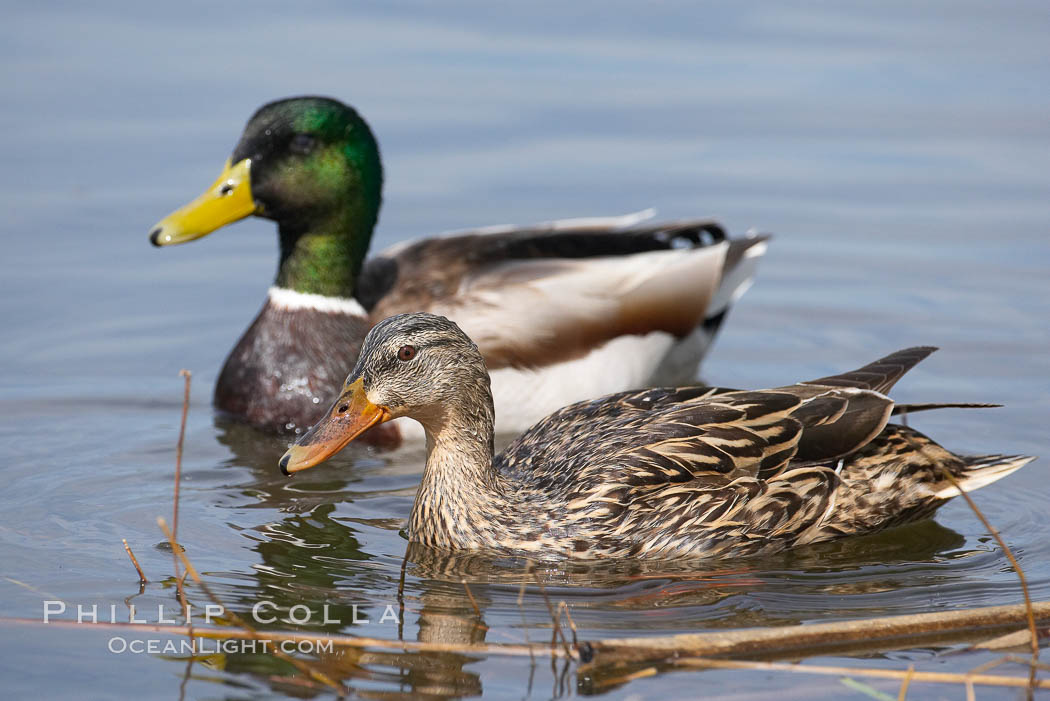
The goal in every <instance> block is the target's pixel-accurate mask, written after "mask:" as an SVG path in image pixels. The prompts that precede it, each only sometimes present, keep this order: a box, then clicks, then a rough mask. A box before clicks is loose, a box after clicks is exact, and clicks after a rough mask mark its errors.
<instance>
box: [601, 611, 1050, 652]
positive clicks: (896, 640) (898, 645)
mask: <svg viewBox="0 0 1050 701" xmlns="http://www.w3.org/2000/svg"><path fill="white" fill-rule="evenodd" d="M1032 610H1033V611H1034V613H1035V615H1036V617H1037V618H1038V619H1039V620H1050V601H1039V602H1035V603H1033V604H1032ZM1028 612H1029V609H1028V607H1027V606H1025V605H1024V604H1012V605H1008V606H984V607H980V608H971V609H963V610H960V611H943V612H937V613H918V614H907V615H902V616H882V617H878V618H866V619H859V620H852V621H834V622H830V623H810V624H806V625H794V626H779V627H772V628H757V629H742V630H727V631H720V632H715V633H684V634H679V635H671V636H665V637H660V638H619V639H616V638H606V639H603V640H597V641H593V642H592V643H591V645H592V647H593V651H594V660H595V662H596V663H597V662H601V661H602V660H601V658H603V657H608V659H609V661H610V662H614V661H621V660H631V659H633V660H635V661H638V662H641V661H644V660H649V659H659V658H661V657H668V656H671V655H674V654H683V655H697V656H701V655H705V656H712V655H719V656H723V655H726V656H733V657H744V656H747V657H750V656H754V655H778V654H779V655H794V656H798V655H801V654H805V653H806V651H810V650H821V649H827V648H830V647H835V646H840V647H841V646H848V645H857V644H861V645H863V646H865V647H866V648H867V649H875V648H878V649H905V648H906V647H907V646H912V647H914V646H915V645H916V644H920V643H921V642H924V640H923V636H926V637H927V638H928V637H929V636H935V635H936V636H942V637H943V636H951V635H959V634H964V633H966V632H968V631H973V630H975V629H985V628H1001V627H1003V626H1008V625H1012V624H1016V623H1019V622H1022V621H1024V620H1025V618H1026V616H1027V615H1028Z"/></svg>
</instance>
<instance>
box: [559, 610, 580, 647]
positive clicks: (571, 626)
mask: <svg viewBox="0 0 1050 701" xmlns="http://www.w3.org/2000/svg"><path fill="white" fill-rule="evenodd" d="M562 611H565V619H566V620H567V621H568V622H569V630H571V631H572V644H573V647H577V646H579V644H580V641H579V640H578V639H577V637H576V634H577V633H578V632H579V631H577V630H576V621H574V620H572V613H571V612H570V611H569V605H568V604H567V603H565V601H559V602H558V620H561V612H562Z"/></svg>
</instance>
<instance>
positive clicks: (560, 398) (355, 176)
mask: <svg viewBox="0 0 1050 701" xmlns="http://www.w3.org/2000/svg"><path fill="white" fill-rule="evenodd" d="M381 187H382V166H381V163H380V157H379V151H378V146H377V144H376V142H375V139H374V137H373V136H372V133H371V130H370V129H369V128H368V125H367V124H366V123H365V122H364V120H363V119H362V118H361V117H360V115H358V114H357V113H356V112H355V111H354V110H353V109H352V108H350V107H348V106H346V105H343V104H342V103H340V102H338V101H335V100H331V99H328V98H316V97H305V98H291V99H288V100H280V101H277V102H274V103H270V104H268V105H265V106H264V107H262V108H261V109H260V110H259V111H258V112H257V113H256V114H255V115H254V116H253V117H252V119H251V120H249V122H248V125H247V126H246V127H245V131H244V134H243V135H242V137H241V140H240V141H239V143H238V144H237V146H236V147H235V148H234V151H233V154H232V156H231V158H230V160H229V161H228V163H227V165H226V167H225V169H224V171H223V173H222V175H221V176H220V177H219V178H218V179H217V180H216V182H215V183H214V184H213V185H212V186H211V187H210V188H209V189H208V190H207V191H205V193H204V194H202V195H201V196H200V197H199V198H198V199H197V200H195V201H194V202H191V203H190V204H188V205H187V206H186V207H184V208H182V209H180V210H178V211H176V212H174V213H173V214H171V215H169V216H168V217H167V218H165V219H164V220H162V221H161V222H160V223H159V224H158V225H157V226H156V227H154V229H153V231H152V233H151V236H150V240H151V241H152V242H153V243H154V244H155V245H159V246H164V245H172V244H176V243H182V242H185V241H189V240H193V239H195V238H199V237H200V236H203V235H205V234H207V233H209V232H210V231H213V230H215V229H217V228H219V227H221V226H224V225H226V224H228V223H231V222H233V221H237V220H238V219H241V218H244V217H246V216H250V215H255V216H262V217H265V218H269V219H273V220H274V221H276V222H277V225H278V233H279V242H280V262H279V265H278V272H277V275H276V279H275V281H274V285H273V286H272V287H271V289H270V292H269V295H268V298H267V301H266V303H265V304H264V306H263V308H262V310H261V311H260V312H259V314H258V316H257V317H256V319H255V321H254V322H253V323H252V324H251V326H249V328H248V330H247V331H246V332H245V334H244V335H243V336H242V337H241V339H240V340H239V341H238V342H237V344H236V346H235V347H234V349H233V351H232V352H231V353H230V355H229V357H228V358H227V360H226V363H225V365H224V367H223V369H222V372H221V373H220V376H219V380H218V382H217V385H216V391H215V405H216V407H217V408H218V409H219V410H221V411H223V412H224V413H226V414H228V415H230V416H232V417H235V418H238V419H241V420H244V421H247V422H248V423H250V424H252V425H254V426H256V427H258V428H261V429H264V430H270V431H278V432H296V433H298V432H301V431H303V430H304V429H305V428H306V427H308V426H310V425H312V424H313V423H314V422H316V421H317V420H318V419H319V418H321V416H322V415H323V413H324V408H325V407H326V406H327V404H328V403H330V401H331V400H332V398H333V397H334V396H335V395H336V394H337V393H338V391H339V388H340V381H341V380H342V378H345V377H346V375H347V373H348V372H349V371H350V370H351V369H352V368H353V366H354V362H355V360H356V352H357V349H358V348H359V347H360V345H361V342H362V341H363V339H364V335H365V333H366V332H367V330H368V329H369V328H370V327H371V326H372V325H373V324H374V323H376V322H377V321H379V320H381V319H383V318H386V317H388V316H391V315H395V314H400V313H406V312H415V311H429V312H433V313H436V314H441V315H444V316H447V317H449V318H452V319H454V320H456V321H457V322H458V323H459V324H460V325H461V326H462V327H463V328H464V329H465V330H466V331H467V332H468V333H469V334H470V335H471V336H472V337H473V338H474V339H475V340H476V341H477V343H478V345H479V347H480V348H481V349H482V353H483V355H484V356H485V358H486V361H487V363H488V364H489V367H490V369H491V371H492V373H493V378H492V386H493V392H494V394H495V401H496V405H497V407H498V409H499V416H500V417H501V419H500V423H499V424H498V425H497V427H496V428H497V430H498V431H500V432H508V433H510V432H513V433H518V432H520V431H522V430H524V429H525V428H527V427H528V426H530V425H532V424H533V423H535V422H536V421H538V420H539V419H540V418H542V417H543V416H546V415H547V414H549V413H550V412H552V411H554V410H555V409H557V408H560V407H562V406H565V405H566V404H568V403H571V402H575V401H579V400H582V399H585V398H588V397H594V396H597V395H600V394H605V393H609V392H615V391H619V390H625V389H629V388H632V387H638V386H651V385H653V384H661V383H679V382H687V381H689V380H691V379H692V378H693V377H695V374H696V371H697V368H698V365H699V363H700V361H701V359H702V357H703V355H704V353H705V352H706V350H707V348H708V346H709V345H710V343H711V341H712V339H713V338H714V336H715V334H716V333H717V331H718V329H719V328H720V326H721V324H722V322H723V321H724V319H725V316H726V314H727V312H728V310H729V308H730V306H731V305H732V303H733V302H734V301H735V300H736V299H737V298H738V297H739V296H740V295H741V294H742V293H743V292H744V291H745V290H746V289H747V288H748V287H749V286H750V284H751V280H752V276H753V274H754V271H755V267H756V264H757V261H758V260H759V258H761V256H762V255H763V254H764V252H765V249H766V243H765V237H752V238H746V239H736V240H728V239H727V237H726V234H725V232H724V230H723V229H722V227H721V226H719V225H718V224H717V223H715V222H713V221H710V220H690V221H682V222H671V223H665V224H647V223H645V222H644V219H645V216H627V217H610V218H602V219H583V220H563V221H557V222H550V223H546V224H540V225H535V226H530V227H521V228H515V227H496V228H488V229H483V230H476V231H468V232H463V233H459V234H455V235H448V236H441V237H435V238H429V239H422V240H418V241H412V242H408V243H405V244H399V245H397V246H394V247H392V248H390V249H388V250H386V251H383V252H381V253H379V254H378V255H376V256H375V257H373V258H371V259H367V260H366V259H365V253H366V251H367V249H368V244H369V242H370V240H371V236H372V232H373V229H374V226H375V223H376V220H377V217H378V212H379V206H380V200H381V194H380V193H381ZM645 214H646V215H648V213H645ZM405 435H407V436H409V437H418V438H422V433H421V432H420V431H419V430H418V429H415V427H414V425H412V424H410V423H408V422H395V423H394V424H391V425H389V426H387V427H385V429H384V430H382V431H377V432H376V433H375V434H374V435H373V437H372V438H373V439H376V440H379V441H380V442H382V443H384V444H392V443H396V441H397V440H398V437H399V436H402V437H403V436H405ZM366 440H367V439H366Z"/></svg>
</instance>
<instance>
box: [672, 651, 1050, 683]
mask: <svg viewBox="0 0 1050 701" xmlns="http://www.w3.org/2000/svg"><path fill="white" fill-rule="evenodd" d="M672 662H673V664H674V665H676V666H681V667H690V668H695V669H745V670H752V671H765V672H793V673H796V674H816V675H823V676H836V677H839V676H843V675H845V676H852V677H869V678H872V679H901V680H904V679H907V680H909V682H912V681H916V682H931V683H940V684H980V685H981V686H1008V687H1015V688H1020V689H1023V688H1026V687H1027V686H1028V683H1029V680H1028V679H1027V678H1025V677H1008V676H1005V675H999V674H957V673H954V672H917V671H915V670H914V669H907V670H902V669H872V668H866V667H834V666H830V665H808V664H791V663H787V662H748V661H746V660H714V659H707V658H703V657H682V658H679V659H676V660H673V661H672ZM1035 688H1039V689H1050V680H1048V679H1037V680H1036V681H1035Z"/></svg>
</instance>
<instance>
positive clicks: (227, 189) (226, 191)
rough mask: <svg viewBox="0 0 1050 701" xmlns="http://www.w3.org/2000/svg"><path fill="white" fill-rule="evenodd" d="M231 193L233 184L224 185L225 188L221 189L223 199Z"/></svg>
mask: <svg viewBox="0 0 1050 701" xmlns="http://www.w3.org/2000/svg"><path fill="white" fill-rule="evenodd" d="M231 192H233V183H223V186H222V187H220V188H219V194H220V195H222V196H223V197H225V196H226V195H228V194H230V193H231Z"/></svg>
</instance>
